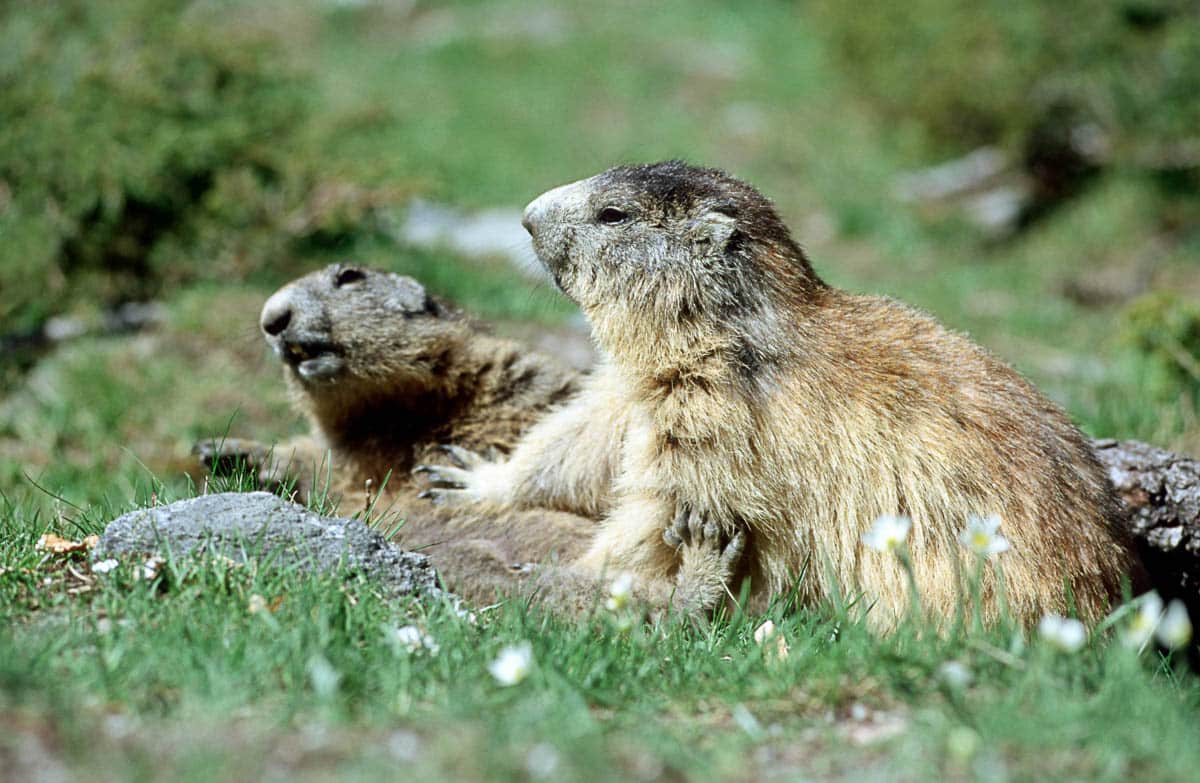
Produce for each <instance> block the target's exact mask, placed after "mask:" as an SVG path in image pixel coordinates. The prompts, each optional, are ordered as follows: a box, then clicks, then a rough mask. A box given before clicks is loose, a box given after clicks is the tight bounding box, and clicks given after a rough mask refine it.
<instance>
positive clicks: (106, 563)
mask: <svg viewBox="0 0 1200 783" xmlns="http://www.w3.org/2000/svg"><path fill="white" fill-rule="evenodd" d="M119 565H121V563H120V561H119V560H116V559H115V558H111V557H110V558H108V559H107V560H101V561H99V562H97V563H92V573H93V574H107V573H109V572H111V571H113V570H114V569H116V567H117V566H119Z"/></svg>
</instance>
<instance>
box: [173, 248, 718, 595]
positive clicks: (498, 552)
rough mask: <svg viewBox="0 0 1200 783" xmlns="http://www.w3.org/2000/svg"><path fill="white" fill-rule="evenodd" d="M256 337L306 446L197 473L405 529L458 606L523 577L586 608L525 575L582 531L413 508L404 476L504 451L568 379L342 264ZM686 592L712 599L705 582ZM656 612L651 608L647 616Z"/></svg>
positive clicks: (214, 446)
mask: <svg viewBox="0 0 1200 783" xmlns="http://www.w3.org/2000/svg"><path fill="white" fill-rule="evenodd" d="M260 326H261V328H262V331H263V335H264V337H265V338H266V340H267V343H268V344H269V345H270V346H271V348H272V349H273V350H274V352H275V353H276V354H277V355H278V356H279V357H280V359H281V360H282V361H283V364H284V376H285V379H286V381H287V384H288V387H289V390H290V392H291V396H292V400H293V404H294V406H295V407H296V409H297V410H299V411H301V412H303V413H304V414H305V415H306V416H307V418H308V420H309V422H310V424H311V434H310V435H308V436H304V437H301V438H297V439H295V440H293V441H290V442H288V443H285V444H281V445H279V446H275V447H272V446H268V445H266V444H260V443H256V442H253V441H243V440H233V439H226V440H209V441H205V442H203V443H201V444H198V446H197V450H198V451H199V452H200V453H201V456H202V459H203V460H204V461H205V462H206V464H208V465H209V466H210V467H212V466H218V467H220V466H221V465H222V463H223V464H224V465H229V464H231V463H234V462H235V461H241V462H243V463H245V464H247V465H250V466H253V467H254V469H256V470H257V471H258V475H259V479H260V481H261V482H262V483H263V484H264V485H279V484H281V483H283V482H287V484H289V485H294V487H295V488H296V489H297V491H298V494H300V495H302V496H304V495H307V494H308V493H309V492H311V491H313V490H314V489H316V490H318V491H321V492H324V491H331V492H332V493H333V494H334V495H340V496H341V498H342V502H341V508H342V511H343V512H345V513H351V512H352V511H354V510H356V509H361V508H363V507H365V506H367V505H369V504H371V503H372V502H373V501H374V502H375V507H376V508H377V509H390V510H391V511H392V512H394V513H397V514H399V515H400V516H401V517H403V518H404V519H405V524H404V525H403V527H402V528H401V529H400V533H399V535H398V538H399V541H400V543H402V544H403V545H404V546H406V547H408V548H410V549H419V550H421V551H424V552H427V553H428V554H429V555H430V556H431V557H432V558H433V560H434V564H435V566H436V567H437V568H438V570H439V573H440V574H441V575H442V577H443V579H445V580H446V581H447V582H448V584H449V586H450V587H451V589H454V590H455V591H457V592H459V593H460V594H461V595H463V596H464V597H467V598H469V599H473V600H476V601H489V600H492V599H493V598H494V597H495V595H496V593H497V592H512V591H513V590H514V589H515V588H516V587H518V585H519V584H520V583H522V582H528V581H530V580H529V577H531V576H532V577H533V581H534V582H535V584H534V585H532V586H534V587H540V586H541V585H540V584H536V583H537V580H538V579H542V580H548V581H550V582H552V583H553V584H552V586H551V587H549V588H547V589H546V590H545V592H546V593H547V595H546V598H548V599H549V600H550V602H551V603H552V604H554V605H556V606H560V607H563V608H567V609H570V610H579V609H587V608H590V606H591V605H592V604H593V602H594V599H595V591H596V587H597V580H596V579H595V577H594V576H591V575H582V574H572V573H571V572H570V571H569V570H568V569H566V568H561V567H547V568H544V569H533V568H531V567H530V566H529V564H530V563H538V564H547V563H552V562H554V561H555V560H558V559H562V560H570V559H572V558H574V557H576V556H578V555H579V554H581V553H582V552H583V551H584V550H585V549H586V547H587V545H588V543H589V541H590V539H591V536H592V535H593V534H594V533H595V525H596V523H595V520H594V519H589V518H586V517H585V516H581V515H579V514H571V513H563V512H561V511H554V510H514V509H507V510H488V511H484V512H482V513H469V512H465V511H463V510H450V509H437V508H431V507H430V505H429V504H428V503H426V502H424V501H421V500H418V497H417V496H418V492H419V490H420V486H418V485H417V483H415V482H414V480H413V477H412V475H411V471H412V469H413V467H414V466H415V465H417V464H418V463H420V462H424V461H429V460H430V459H431V458H433V457H434V456H435V455H438V456H440V451H439V444H456V445H457V446H460V447H465V448H466V449H470V450H473V451H478V452H484V453H497V452H498V453H506V452H507V451H509V450H510V449H511V447H512V445H513V444H514V443H515V442H516V441H517V439H518V437H519V436H520V435H521V434H522V433H523V432H524V431H525V430H527V429H528V428H529V427H530V425H531V424H532V423H533V422H534V421H535V420H537V419H538V418H539V417H540V416H543V415H545V414H546V412H547V411H550V410H552V409H554V408H555V407H556V406H560V405H561V404H562V403H564V402H565V401H566V400H567V399H569V398H570V397H571V396H572V395H573V394H575V393H576V391H577V390H578V387H579V380H580V379H579V376H578V374H577V373H576V372H574V371H573V370H570V369H567V368H565V367H563V366H561V365H559V364H558V363H557V362H556V361H554V360H553V359H551V358H549V357H546V356H542V355H539V354H537V353H534V352H532V351H529V350H528V349H526V348H525V347H523V346H521V345H519V344H517V343H515V342H511V341H508V340H503V339H499V338H496V337H493V336H491V335H489V334H487V333H486V332H484V331H482V330H480V329H479V328H477V327H476V326H475V325H473V324H472V323H470V322H469V321H468V320H467V319H465V318H464V317H463V316H462V314H461V313H460V312H459V311H457V310H456V309H454V308H452V307H450V306H448V305H446V304H445V303H444V302H441V301H439V300H437V299H435V298H433V297H431V296H429V295H428V294H427V293H426V291H425V289H424V288H423V287H422V286H421V285H420V284H419V283H417V282H416V281H415V280H413V279H412V278H409V277H403V276H400V275H396V274H390V273H386V272H380V271H376V270H371V269H365V268H362V267H357V266H352V265H346V264H335V265H333V266H330V267H328V268H326V269H323V270H320V271H317V272H313V273H311V274H309V275H306V276H304V277H302V278H300V279H298V280H296V281H293V282H292V283H290V284H288V285H286V286H284V287H283V288H282V289H280V290H279V291H278V292H276V293H275V294H274V295H273V296H271V298H270V299H269V300H268V301H267V302H266V304H265V305H264V306H263V309H262V314H261V318H260ZM616 429H617V431H619V427H618V428H616ZM604 481H605V482H606V483H607V482H610V481H611V478H607V479H604ZM326 484H329V486H326ZM381 492H382V496H379V495H380V493H381ZM593 516H595V514H593ZM692 544H693V545H692V546H691V547H690V551H691V555H690V556H691V557H692V558H693V560H695V562H697V563H698V564H699V565H697V568H698V569H699V568H701V567H705V566H704V565H703V564H705V562H706V561H705V558H706V557H710V558H711V557H716V556H717V555H719V552H718V553H714V552H711V550H712V542H711V541H707V540H703V538H702V537H701V540H696V541H693V542H692ZM683 580H684V586H685V587H686V586H687V585H688V584H691V583H692V582H689V581H688V580H687V578H686V576H685V577H684V578H683ZM692 581H694V582H695V583H697V584H698V585H703V589H707V590H711V587H710V584H711V581H712V580H711V578H704V579H695V580H692ZM697 589H700V588H699V587H698V588H697ZM681 592H683V591H681ZM688 595H690V593H689V594H688ZM639 597H643V596H642V592H641V591H639ZM646 597H648V598H649V597H650V596H646ZM685 597H686V596H684V595H681V596H680V597H679V599H678V600H677V601H676V604H677V605H679V606H680V607H681V608H684V607H685V605H686V607H690V606H691V605H692V602H687V603H686V604H685V603H684V599H685ZM670 600H671V597H670V596H669V595H666V594H664V595H657V596H653V601H654V603H657V604H660V605H662V604H665V603H669V602H670ZM705 601H706V602H709V601H708V599H705Z"/></svg>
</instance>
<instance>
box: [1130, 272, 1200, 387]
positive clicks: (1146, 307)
mask: <svg viewBox="0 0 1200 783" xmlns="http://www.w3.org/2000/svg"><path fill="white" fill-rule="evenodd" d="M1122 331H1123V334H1124V337H1125V338H1126V340H1127V341H1128V342H1129V343H1131V344H1132V345H1133V347H1134V348H1136V349H1137V350H1138V352H1139V353H1141V354H1142V355H1143V356H1144V357H1145V358H1146V359H1147V360H1148V361H1149V372H1150V373H1151V374H1152V375H1153V376H1154V377H1152V378H1148V379H1146V380H1148V381H1152V383H1150V384H1149V387H1150V388H1151V389H1153V390H1155V391H1157V392H1158V393H1159V395H1160V396H1161V397H1173V396H1175V395H1176V394H1178V392H1179V390H1180V388H1184V389H1190V390H1192V392H1193V393H1197V392H1200V300H1196V299H1190V298H1187V297H1184V296H1180V295H1179V294H1176V293H1174V292H1171V291H1159V292H1156V293H1152V294H1146V295H1144V296H1141V297H1139V298H1138V299H1135V300H1134V301H1133V302H1131V303H1130V304H1129V305H1127V306H1126V308H1125V310H1124V312H1123V314H1122Z"/></svg>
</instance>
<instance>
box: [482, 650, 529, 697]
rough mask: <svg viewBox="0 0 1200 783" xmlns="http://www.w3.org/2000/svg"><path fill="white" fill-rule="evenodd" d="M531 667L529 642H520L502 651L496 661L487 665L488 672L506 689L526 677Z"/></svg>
mask: <svg viewBox="0 0 1200 783" xmlns="http://www.w3.org/2000/svg"><path fill="white" fill-rule="evenodd" d="M532 667H533V647H532V646H531V645H530V644H529V642H521V643H520V644H514V645H510V646H508V647H505V648H504V649H502V650H501V651H500V654H499V655H498V656H496V660H494V661H492V662H491V663H489V664H488V671H489V672H491V673H492V676H493V677H495V678H496V682H498V683H500V684H501V685H503V686H504V687H506V688H507V687H508V686H510V685H516V684H517V683H519V682H521V681H522V680H524V679H525V678H526V677H528V676H529V670H530V669H531V668H532Z"/></svg>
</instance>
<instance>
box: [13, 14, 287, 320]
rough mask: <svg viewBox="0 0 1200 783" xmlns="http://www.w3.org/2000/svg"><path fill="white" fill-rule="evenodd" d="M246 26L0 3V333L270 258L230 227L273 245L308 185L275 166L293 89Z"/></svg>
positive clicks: (270, 49) (217, 19) (263, 35)
mask: <svg viewBox="0 0 1200 783" xmlns="http://www.w3.org/2000/svg"><path fill="white" fill-rule="evenodd" d="M243 21H244V20H240V19H238V18H237V17H236V15H235V14H233V13H230V8H229V6H228V5H227V4H220V3H196V2H184V0H129V1H127V2H120V3H104V2H102V3H95V2H88V0H56V2H53V3H6V4H3V5H0V117H3V118H4V119H3V121H2V122H0V237H3V242H2V243H0V291H2V292H3V295H2V296H0V323H5V324H6V329H8V330H12V329H14V328H22V327H24V326H28V325H31V324H33V323H36V322H37V321H39V320H40V319H42V318H44V317H45V316H46V315H47V314H49V311H53V310H56V309H60V308H62V307H64V306H65V305H64V302H68V301H70V300H71V299H80V300H87V301H94V302H98V303H102V304H103V303H112V302H115V301H120V300H124V299H130V298H140V297H147V296H152V295H154V294H155V292H156V290H157V289H158V288H159V287H161V286H162V285H164V284H165V283H167V282H171V281H174V280H180V279H188V278H191V277H196V276H218V275H228V274H230V273H233V272H237V271H239V263H241V264H244V263H246V262H245V260H244V259H245V258H246V257H247V256H250V255H256V254H259V253H262V252H264V251H270V249H271V248H270V247H263V246H256V245H255V244H254V242H255V240H253V239H248V238H247V235H246V234H245V233H238V230H239V229H246V228H247V227H253V226H260V227H261V228H263V229H264V230H263V231H262V232H261V233H260V234H258V237H259V240H261V241H262V242H266V243H268V244H270V243H271V242H273V241H275V240H272V239H269V237H270V236H271V235H272V234H273V233H274V232H273V231H271V229H272V228H275V227H277V226H278V224H279V222H280V219H281V215H282V214H283V213H284V211H285V210H284V209H283V205H284V204H285V203H287V202H288V201H295V200H297V199H298V198H300V194H302V193H303V192H304V191H305V189H306V188H305V186H304V184H303V182H302V180H303V178H304V177H305V172H303V171H298V170H297V167H296V165H294V164H293V163H292V162H291V160H290V159H289V154H288V145H289V141H290V140H291V139H292V137H293V136H294V134H295V129H296V128H297V127H299V126H301V125H302V123H303V122H304V119H305V114H306V106H305V102H304V92H303V87H304V84H303V81H302V79H301V77H300V76H299V75H298V74H297V73H296V72H295V71H294V69H293V68H292V67H291V65H290V64H289V63H288V61H287V58H286V56H285V53H284V51H283V48H282V47H281V46H280V45H279V41H277V40H276V39H275V37H274V36H273V34H272V33H271V32H270V31H269V30H268V29H267V28H266V26H264V25H246V24H244V23H243ZM293 157H294V156H293ZM231 229H232V230H231ZM239 243H240V244H239ZM247 243H249V244H247ZM276 249H277V248H276Z"/></svg>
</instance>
